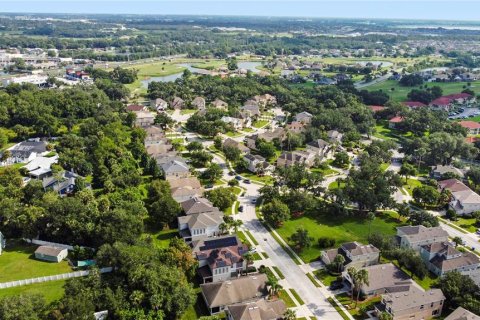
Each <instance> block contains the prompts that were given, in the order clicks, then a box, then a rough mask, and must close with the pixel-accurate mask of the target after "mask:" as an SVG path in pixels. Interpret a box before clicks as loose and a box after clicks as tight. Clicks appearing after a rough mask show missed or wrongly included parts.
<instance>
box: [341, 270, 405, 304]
mask: <svg viewBox="0 0 480 320" xmlns="http://www.w3.org/2000/svg"><path fill="white" fill-rule="evenodd" d="M362 269H363V270H366V271H367V272H368V275H369V277H368V280H369V284H368V285H367V284H365V285H363V286H362V288H361V291H362V293H363V294H365V296H367V297H368V298H370V297H374V296H378V295H380V294H384V293H388V292H396V291H402V290H405V289H407V288H408V286H410V285H412V284H414V282H413V280H412V279H411V278H410V277H409V276H408V275H407V274H406V273H405V272H403V271H402V270H400V269H399V268H398V267H397V266H395V265H394V264H393V263H386V264H376V265H371V266H368V267H365V268H362ZM342 277H343V279H344V280H345V282H346V283H347V285H349V286H350V287H353V280H352V279H351V278H350V275H349V274H348V272H347V271H344V272H343V273H342Z"/></svg>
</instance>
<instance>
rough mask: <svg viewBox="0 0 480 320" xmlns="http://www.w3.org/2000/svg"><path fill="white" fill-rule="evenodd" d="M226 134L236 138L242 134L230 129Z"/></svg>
mask: <svg viewBox="0 0 480 320" xmlns="http://www.w3.org/2000/svg"><path fill="white" fill-rule="evenodd" d="M225 135H227V136H229V137H232V138H235V137H240V136H241V135H242V134H241V133H238V132H232V131H228V132H227V133H225Z"/></svg>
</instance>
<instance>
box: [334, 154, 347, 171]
mask: <svg viewBox="0 0 480 320" xmlns="http://www.w3.org/2000/svg"><path fill="white" fill-rule="evenodd" d="M332 165H333V166H334V167H337V168H348V166H349V165H350V157H349V155H348V153H346V152H345V151H341V152H337V153H336V154H335V158H334V159H333V162H332Z"/></svg>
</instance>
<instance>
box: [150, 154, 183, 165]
mask: <svg viewBox="0 0 480 320" xmlns="http://www.w3.org/2000/svg"><path fill="white" fill-rule="evenodd" d="M154 158H155V160H156V161H157V165H158V166H159V167H161V166H162V165H164V164H165V163H168V162H171V161H174V160H177V161H182V162H185V159H184V158H182V157H181V156H179V155H178V154H177V151H175V150H172V151H168V152H166V153H163V154H158V155H156V156H154Z"/></svg>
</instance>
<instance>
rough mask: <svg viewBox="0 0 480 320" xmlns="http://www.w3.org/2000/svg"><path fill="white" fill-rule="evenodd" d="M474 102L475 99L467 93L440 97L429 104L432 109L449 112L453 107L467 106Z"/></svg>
mask: <svg viewBox="0 0 480 320" xmlns="http://www.w3.org/2000/svg"><path fill="white" fill-rule="evenodd" d="M474 101H475V97H474V96H472V95H471V94H468V93H454V94H450V95H447V96H442V97H440V98H437V99H435V100H433V101H432V102H430V106H431V107H433V108H438V109H443V110H446V111H448V110H450V108H452V107H453V106H455V105H467V104H470V103H472V102H474Z"/></svg>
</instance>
